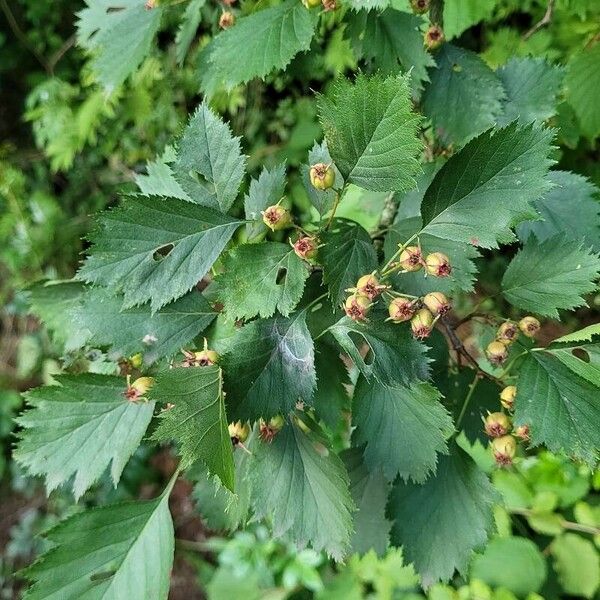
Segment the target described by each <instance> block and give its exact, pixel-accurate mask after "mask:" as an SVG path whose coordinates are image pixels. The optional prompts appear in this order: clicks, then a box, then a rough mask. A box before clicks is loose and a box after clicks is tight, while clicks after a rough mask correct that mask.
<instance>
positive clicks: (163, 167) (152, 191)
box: [134, 146, 192, 202]
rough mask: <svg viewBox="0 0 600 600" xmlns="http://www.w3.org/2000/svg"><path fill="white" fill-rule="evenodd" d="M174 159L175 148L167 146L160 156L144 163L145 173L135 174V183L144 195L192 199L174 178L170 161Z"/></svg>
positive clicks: (175, 156) (175, 157)
mask: <svg viewBox="0 0 600 600" xmlns="http://www.w3.org/2000/svg"><path fill="white" fill-rule="evenodd" d="M176 159H177V155H176V154H175V150H174V149H173V148H172V147H171V146H168V147H167V148H166V149H165V151H164V152H163V154H162V156H160V157H159V158H157V159H156V160H154V161H152V162H148V163H146V175H135V177H134V178H135V183H136V185H137V186H138V188H139V189H140V192H141V193H142V194H143V195H144V196H164V197H166V198H179V199H180V200H189V201H190V202H191V201H192V199H191V198H190V197H189V196H188V195H187V194H186V193H185V192H184V191H183V189H182V187H181V185H179V182H178V181H177V180H176V179H175V175H174V173H173V169H172V163H173V162H175V160H176Z"/></svg>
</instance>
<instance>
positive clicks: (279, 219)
mask: <svg viewBox="0 0 600 600" xmlns="http://www.w3.org/2000/svg"><path fill="white" fill-rule="evenodd" d="M261 214H262V220H263V223H264V224H265V225H266V226H267V227H268V228H269V229H270V230H271V231H281V230H282V229H286V228H287V227H289V226H290V225H291V224H292V215H291V214H290V212H289V211H288V210H287V209H286V208H285V207H283V206H281V205H280V204H273V205H272V206H268V207H267V208H265V210H263V211H262V212H261Z"/></svg>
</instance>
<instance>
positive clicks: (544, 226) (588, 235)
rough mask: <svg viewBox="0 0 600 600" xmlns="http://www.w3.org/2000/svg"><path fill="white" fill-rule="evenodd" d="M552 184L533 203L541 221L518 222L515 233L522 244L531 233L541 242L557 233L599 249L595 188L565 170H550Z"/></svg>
mask: <svg viewBox="0 0 600 600" xmlns="http://www.w3.org/2000/svg"><path fill="white" fill-rule="evenodd" d="M548 180H549V181H550V183H551V184H552V185H553V187H552V188H551V189H549V190H548V191H547V192H546V193H545V194H544V195H543V196H542V197H541V198H538V199H536V200H535V201H534V206H535V209H536V210H537V211H538V212H539V213H540V217H541V220H539V221H527V222H525V223H521V224H520V225H519V227H518V228H517V233H518V235H519V238H520V239H521V240H522V241H527V240H528V239H529V237H530V236H531V235H532V234H533V235H535V237H536V238H537V239H538V240H539V241H540V242H543V241H545V240H547V239H548V238H551V237H553V236H555V235H558V234H561V233H562V234H564V235H565V237H566V239H568V240H573V241H578V242H581V241H585V243H586V244H589V245H591V246H593V247H594V249H596V250H600V214H599V213H600V203H599V202H598V201H597V200H596V197H597V196H598V188H597V187H596V186H595V185H594V184H593V183H592V182H591V181H589V180H588V179H586V178H585V177H582V176H581V175H576V174H575V173H571V172H569V171H550V172H549V173H548Z"/></svg>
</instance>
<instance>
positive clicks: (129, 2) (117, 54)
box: [76, 0, 162, 92]
mask: <svg viewBox="0 0 600 600" xmlns="http://www.w3.org/2000/svg"><path fill="white" fill-rule="evenodd" d="M85 2H86V8H84V9H83V10H81V11H79V12H78V13H76V16H77V23H76V26H77V42H78V44H79V45H80V46H81V47H82V48H84V49H85V50H87V51H88V52H90V54H91V56H92V59H91V66H92V70H93V71H94V73H95V74H96V76H97V77H98V80H99V81H100V83H101V84H102V85H103V86H104V88H106V89H107V91H109V92H112V91H113V90H114V89H115V88H116V87H118V86H119V85H121V84H122V83H123V82H124V81H125V80H126V79H127V77H129V75H131V73H133V72H134V71H135V70H136V69H137V68H138V67H139V66H140V65H141V64H142V61H143V60H144V59H145V58H146V56H147V55H148V54H149V53H150V50H151V48H152V42H153V41H154V37H155V36H156V32H157V31H158V28H159V26H160V20H161V16H162V8H161V7H159V6H157V7H155V8H153V9H152V10H148V9H146V7H145V4H146V2H145V0H118V1H117V2H115V0H85Z"/></svg>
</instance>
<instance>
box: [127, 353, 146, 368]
mask: <svg viewBox="0 0 600 600" xmlns="http://www.w3.org/2000/svg"><path fill="white" fill-rule="evenodd" d="M143 362H144V358H143V356H142V353H141V352H138V353H137V354H134V355H133V356H131V357H130V358H129V364H130V365H131V366H132V367H133V368H134V369H139V368H140V367H141V366H142V364H143Z"/></svg>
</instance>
